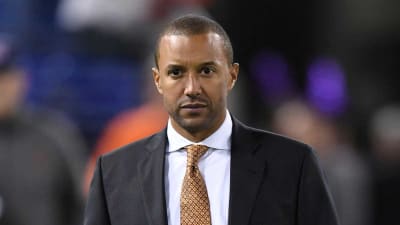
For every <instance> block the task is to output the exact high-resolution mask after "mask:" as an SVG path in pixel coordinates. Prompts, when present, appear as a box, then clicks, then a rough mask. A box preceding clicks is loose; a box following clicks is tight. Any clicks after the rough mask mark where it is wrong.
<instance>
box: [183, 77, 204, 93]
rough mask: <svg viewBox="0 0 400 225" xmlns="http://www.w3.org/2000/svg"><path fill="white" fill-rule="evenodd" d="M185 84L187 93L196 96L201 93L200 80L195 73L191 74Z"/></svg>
mask: <svg viewBox="0 0 400 225" xmlns="http://www.w3.org/2000/svg"><path fill="white" fill-rule="evenodd" d="M185 85H186V86H185V95H187V96H189V97H194V96H198V95H200V94H201V85H200V81H199V78H198V76H196V75H195V74H189V76H188V78H187V80H186V84H185Z"/></svg>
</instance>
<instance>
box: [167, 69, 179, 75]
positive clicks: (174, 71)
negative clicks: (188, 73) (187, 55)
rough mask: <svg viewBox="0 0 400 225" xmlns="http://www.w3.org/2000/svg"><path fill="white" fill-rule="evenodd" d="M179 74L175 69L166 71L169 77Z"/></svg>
mask: <svg viewBox="0 0 400 225" xmlns="http://www.w3.org/2000/svg"><path fill="white" fill-rule="evenodd" d="M181 74H182V71H181V70H180V69H177V68H175V69H170V70H168V75H171V76H180V75H181Z"/></svg>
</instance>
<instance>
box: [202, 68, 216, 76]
mask: <svg viewBox="0 0 400 225" xmlns="http://www.w3.org/2000/svg"><path fill="white" fill-rule="evenodd" d="M212 72H214V70H213V69H212V68H210V67H204V68H202V69H201V73H202V74H206V75H209V74H211V73H212Z"/></svg>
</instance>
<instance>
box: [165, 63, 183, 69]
mask: <svg viewBox="0 0 400 225" xmlns="http://www.w3.org/2000/svg"><path fill="white" fill-rule="evenodd" d="M183 67H184V66H182V65H179V64H168V65H167V68H183Z"/></svg>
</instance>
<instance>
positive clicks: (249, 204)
mask: <svg viewBox="0 0 400 225" xmlns="http://www.w3.org/2000/svg"><path fill="white" fill-rule="evenodd" d="M260 145H261V144H260V143H257V141H256V140H255V139H254V137H253V136H252V135H251V131H249V130H247V129H246V128H245V127H244V125H242V124H241V123H240V122H239V121H237V120H235V119H233V132H232V145H231V146H232V147H231V184H230V186H231V187H230V202H229V224H230V225H244V224H248V223H249V220H250V216H251V212H252V208H253V205H254V201H255V200H256V197H257V192H258V188H259V186H260V184H261V181H262V178H263V176H264V173H265V171H264V169H265V165H266V160H265V157H263V156H262V155H260V154H258V153H259V152H258V149H259V148H260V147H261V146H260Z"/></svg>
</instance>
